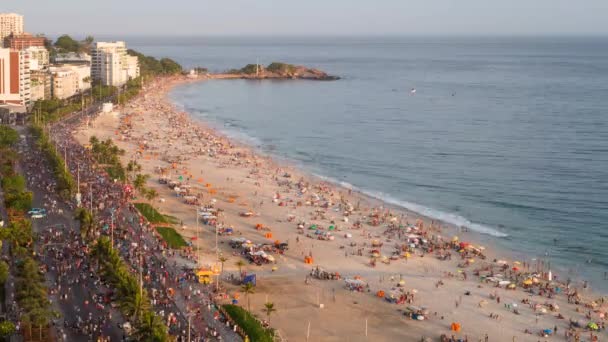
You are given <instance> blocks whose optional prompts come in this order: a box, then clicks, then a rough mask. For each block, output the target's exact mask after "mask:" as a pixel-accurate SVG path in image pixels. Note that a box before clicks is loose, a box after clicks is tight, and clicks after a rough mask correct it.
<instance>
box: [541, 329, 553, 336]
mask: <svg viewBox="0 0 608 342" xmlns="http://www.w3.org/2000/svg"><path fill="white" fill-rule="evenodd" d="M543 332H544V333H545V334H547V335H551V334H552V333H553V330H551V329H545V330H543Z"/></svg>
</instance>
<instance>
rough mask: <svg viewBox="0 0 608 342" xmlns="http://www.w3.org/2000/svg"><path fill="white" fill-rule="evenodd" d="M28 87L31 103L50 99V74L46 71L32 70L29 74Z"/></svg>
mask: <svg viewBox="0 0 608 342" xmlns="http://www.w3.org/2000/svg"><path fill="white" fill-rule="evenodd" d="M30 78H31V81H30V87H31V94H32V103H33V102H35V101H38V100H48V99H50V98H51V96H52V93H51V81H52V79H51V73H50V72H49V71H48V70H32V71H31V72H30Z"/></svg>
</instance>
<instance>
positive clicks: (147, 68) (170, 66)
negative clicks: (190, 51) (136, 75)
mask: <svg viewBox="0 0 608 342" xmlns="http://www.w3.org/2000/svg"><path fill="white" fill-rule="evenodd" d="M127 53H128V54H129V55H131V56H137V58H138V60H139V70H140V73H141V75H142V76H144V77H149V76H156V75H175V74H179V73H181V72H182V66H181V65H179V64H178V63H177V62H175V61H174V60H172V59H170V58H162V59H161V60H160V61H159V60H158V59H156V58H154V57H152V56H146V55H144V54H143V53H140V52H137V51H135V50H131V49H129V50H127Z"/></svg>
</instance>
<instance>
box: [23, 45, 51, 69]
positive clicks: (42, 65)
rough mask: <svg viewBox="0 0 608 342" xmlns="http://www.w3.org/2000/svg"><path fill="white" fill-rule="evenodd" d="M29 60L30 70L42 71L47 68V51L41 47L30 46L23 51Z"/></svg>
mask: <svg viewBox="0 0 608 342" xmlns="http://www.w3.org/2000/svg"><path fill="white" fill-rule="evenodd" d="M25 52H26V53H27V54H28V55H29V58H30V70H43V69H46V68H48V67H49V51H48V50H47V49H45V48H43V47H39V46H30V47H29V48H27V49H25Z"/></svg>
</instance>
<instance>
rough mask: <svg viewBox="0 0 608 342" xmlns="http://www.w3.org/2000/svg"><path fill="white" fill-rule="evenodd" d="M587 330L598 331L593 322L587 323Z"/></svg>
mask: <svg viewBox="0 0 608 342" xmlns="http://www.w3.org/2000/svg"><path fill="white" fill-rule="evenodd" d="M587 328H589V329H591V330H598V329H599V327H598V326H597V324H596V323H595V322H589V324H587Z"/></svg>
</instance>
